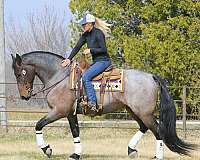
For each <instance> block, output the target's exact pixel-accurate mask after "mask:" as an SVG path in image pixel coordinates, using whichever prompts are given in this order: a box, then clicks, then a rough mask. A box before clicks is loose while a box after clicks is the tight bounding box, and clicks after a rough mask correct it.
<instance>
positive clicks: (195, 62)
mask: <svg viewBox="0 0 200 160" xmlns="http://www.w3.org/2000/svg"><path fill="white" fill-rule="evenodd" d="M70 9H71V11H72V13H73V14H74V15H75V16H76V18H77V19H79V18H80V17H81V16H82V15H83V14H84V13H85V12H86V11H90V12H91V13H92V14H94V15H95V16H97V17H99V18H103V19H105V20H107V22H109V23H111V24H112V28H111V29H112V37H111V38H110V39H108V40H107V46H108V50H109V53H110V54H111V56H112V59H113V61H114V63H118V64H120V63H119V60H118V59H116V58H115V57H116V53H117V52H118V51H119V50H120V51H121V52H122V53H123V55H124V56H125V60H126V62H127V64H128V66H130V67H132V68H134V69H139V70H143V71H146V72H150V73H153V74H158V75H161V76H162V77H164V78H165V79H167V81H168V85H170V86H173V87H177V86H183V85H187V86H200V53H199V51H200V39H199V37H200V3H199V2H198V1H196V0H181V1H180V0H165V1H163V0H101V1H98V0H71V1H70ZM72 29H73V28H72ZM172 93H173V95H174V97H175V98H181V95H182V88H181V89H180V88H179V89H174V90H172ZM189 97H194V92H192V93H190V95H189Z"/></svg>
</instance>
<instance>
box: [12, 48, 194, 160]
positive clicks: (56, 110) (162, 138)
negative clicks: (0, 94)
mask: <svg viewBox="0 0 200 160" xmlns="http://www.w3.org/2000/svg"><path fill="white" fill-rule="evenodd" d="M12 59H13V65H12V67H13V69H14V74H15V76H16V80H17V84H18V89H19V93H20V96H21V98H22V99H25V100H29V99H30V98H31V96H32V89H33V81H34V77H35V76H36V75H37V76H38V77H39V79H40V80H41V81H42V83H43V84H44V87H45V88H46V89H48V92H47V94H46V98H47V102H48V105H49V107H50V108H51V111H50V112H49V113H48V114H47V115H46V116H44V117H43V118H42V119H40V120H39V121H38V122H37V124H36V127H35V130H36V140H37V145H38V146H39V147H40V148H41V149H42V150H43V152H44V154H46V155H47V156H48V157H50V156H51V154H52V149H51V148H50V146H49V145H47V144H46V143H45V142H44V139H43V133H42V128H43V127H44V126H46V125H47V124H49V123H52V122H54V121H56V120H59V119H61V118H64V117H67V119H68V121H69V124H70V129H71V132H72V135H73V138H74V146H75V152H74V153H73V154H72V155H70V157H69V159H75V160H78V159H80V156H81V152H82V148H81V143H80V138H79V126H78V120H77V115H74V114H73V113H74V109H75V105H74V103H75V101H76V96H75V91H74V90H71V89H70V87H69V83H68V81H69V74H70V71H71V70H70V68H71V66H68V67H65V68H62V67H61V62H62V60H63V59H64V58H63V57H62V56H59V55H56V54H54V53H50V52H43V51H35V52H30V53H26V54H24V55H22V56H19V55H18V54H17V55H16V56H13V55H12ZM124 83H125V84H124V92H123V93H120V92H114V93H112V94H111V93H109V92H106V94H105V98H104V110H103V114H104V113H109V112H114V111H116V110H118V109H121V108H122V107H124V106H126V108H127V109H128V110H129V112H130V113H131V115H132V117H133V118H134V119H135V120H136V121H137V123H138V124H139V126H140V129H139V131H138V132H137V133H136V134H135V135H134V136H133V137H132V139H131V140H130V142H129V144H128V155H129V156H130V157H132V156H134V155H135V154H136V153H137V150H136V149H135V148H136V145H137V143H138V142H139V140H140V139H141V138H142V136H143V135H144V134H145V132H147V130H148V129H150V130H151V131H152V132H153V134H154V136H155V137H156V140H157V144H156V154H155V158H156V159H163V142H164V144H165V145H166V146H167V147H168V148H169V149H170V150H171V151H173V152H177V153H178V154H180V155H190V150H192V149H194V148H195V146H194V145H192V144H188V143H185V142H183V141H182V140H181V139H179V138H178V136H177V133H176V109H175V106H174V103H173V100H172V99H171V97H170V95H169V93H168V90H167V87H166V84H165V81H164V80H163V79H162V78H160V77H159V76H156V75H152V74H148V73H144V72H141V71H137V70H133V69H129V70H124ZM54 84H55V85H54ZM51 86H53V87H51ZM158 91H160V120H159V123H158V122H157V121H156V119H155V117H154V115H153V113H154V111H155V108H156V102H157V96H158Z"/></svg>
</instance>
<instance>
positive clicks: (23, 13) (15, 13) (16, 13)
mask: <svg viewBox="0 0 200 160" xmlns="http://www.w3.org/2000/svg"><path fill="white" fill-rule="evenodd" d="M45 5H47V6H49V7H50V8H51V7H53V8H54V9H55V10H56V12H57V13H58V14H60V15H62V14H64V12H65V13H66V17H67V21H68V22H69V21H70V19H71V13H70V11H69V6H68V5H69V0H4V16H5V23H6V24H9V21H10V19H11V17H12V19H13V20H14V22H15V23H19V24H26V21H27V17H28V15H29V14H30V13H35V12H41V11H42V9H43V8H44V7H45ZM61 17H62V16H61Z"/></svg>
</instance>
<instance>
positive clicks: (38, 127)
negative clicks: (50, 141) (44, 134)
mask: <svg viewBox="0 0 200 160" xmlns="http://www.w3.org/2000/svg"><path fill="white" fill-rule="evenodd" d="M46 123H47V119H46V118H42V119H41V120H39V121H38V122H37V123H36V126H35V130H36V131H41V130H42V128H43V127H44V126H45V125H46Z"/></svg>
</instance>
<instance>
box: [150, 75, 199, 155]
mask: <svg viewBox="0 0 200 160" xmlns="http://www.w3.org/2000/svg"><path fill="white" fill-rule="evenodd" d="M153 78H154V80H155V81H156V82H157V83H159V85H160V118H159V135H160V137H161V138H162V140H163V142H164V143H165V144H166V145H167V147H168V148H169V149H170V150H171V151H173V152H177V153H179V154H184V155H190V150H194V149H195V147H196V145H193V144H189V143H185V142H184V141H182V140H181V139H180V138H179V137H178V136H177V133H176V108H175V105H174V102H173V99H172V98H171V96H170V95H169V92H168V89H167V86H166V82H165V80H164V79H162V78H161V77H159V76H156V75H154V76H153Z"/></svg>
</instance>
